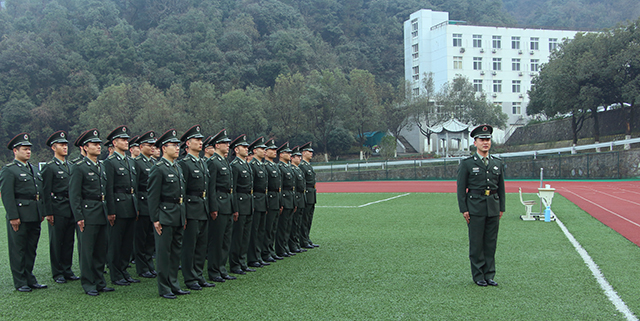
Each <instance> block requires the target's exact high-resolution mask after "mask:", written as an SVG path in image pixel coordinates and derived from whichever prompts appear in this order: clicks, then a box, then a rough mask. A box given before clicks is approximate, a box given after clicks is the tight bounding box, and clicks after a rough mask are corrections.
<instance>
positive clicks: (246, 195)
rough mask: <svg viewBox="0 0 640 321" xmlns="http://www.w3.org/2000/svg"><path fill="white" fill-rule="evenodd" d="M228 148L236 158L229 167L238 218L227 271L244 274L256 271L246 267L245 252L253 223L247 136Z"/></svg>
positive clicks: (241, 137) (251, 181)
mask: <svg viewBox="0 0 640 321" xmlns="http://www.w3.org/2000/svg"><path fill="white" fill-rule="evenodd" d="M230 147H231V148H232V149H233V150H234V151H235V154H236V158H235V159H234V160H233V161H232V162H231V164H230V166H231V172H232V174H233V184H234V186H235V191H234V193H233V200H234V201H235V203H236V204H237V205H236V206H237V207H236V208H237V209H238V214H239V216H238V219H237V220H236V222H234V223H233V233H232V239H231V253H230V255H229V270H230V272H231V273H234V274H246V273H245V271H247V272H255V271H256V270H254V269H250V268H249V267H248V266H247V251H248V249H249V239H250V237H251V225H252V223H253V221H252V219H253V217H252V216H251V214H253V173H252V172H251V167H250V166H249V164H248V163H247V162H246V158H247V155H248V153H249V149H248V147H249V143H248V142H247V135H244V134H242V135H240V136H238V137H237V138H236V139H235V140H234V141H233V142H231V146H230Z"/></svg>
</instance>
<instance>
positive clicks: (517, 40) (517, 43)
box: [511, 37, 520, 50]
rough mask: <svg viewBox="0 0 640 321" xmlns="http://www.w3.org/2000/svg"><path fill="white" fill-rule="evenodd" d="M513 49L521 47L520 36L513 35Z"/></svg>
mask: <svg viewBox="0 0 640 321" xmlns="http://www.w3.org/2000/svg"><path fill="white" fill-rule="evenodd" d="M511 49H518V50H519V49H520V37H511Z"/></svg>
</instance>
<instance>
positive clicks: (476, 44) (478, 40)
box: [473, 35, 482, 48]
mask: <svg viewBox="0 0 640 321" xmlns="http://www.w3.org/2000/svg"><path fill="white" fill-rule="evenodd" d="M473 48H482V35H473Z"/></svg>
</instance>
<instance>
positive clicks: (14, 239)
mask: <svg viewBox="0 0 640 321" xmlns="http://www.w3.org/2000/svg"><path fill="white" fill-rule="evenodd" d="M7 236H8V238H9V243H8V245H9V264H10V265H11V274H12V275H13V285H14V286H15V288H16V289H17V288H20V287H23V286H25V285H31V284H36V283H38V280H36V277H35V276H34V275H33V266H34V264H35V261H36V251H37V249H38V240H39V239H40V222H21V223H20V227H19V228H18V231H17V232H16V231H14V230H13V227H11V222H10V221H9V220H7Z"/></svg>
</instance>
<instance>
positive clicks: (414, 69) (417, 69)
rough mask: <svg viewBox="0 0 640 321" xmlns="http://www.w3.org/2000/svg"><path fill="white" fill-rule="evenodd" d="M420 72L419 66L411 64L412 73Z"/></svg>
mask: <svg viewBox="0 0 640 321" xmlns="http://www.w3.org/2000/svg"><path fill="white" fill-rule="evenodd" d="M419 73H420V66H413V74H414V75H417V74H419Z"/></svg>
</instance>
